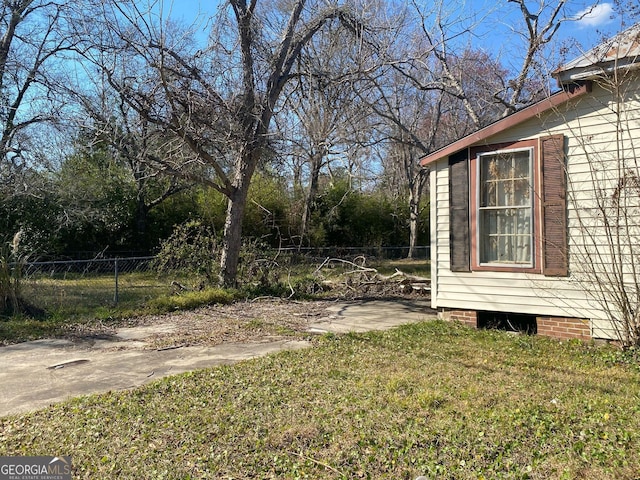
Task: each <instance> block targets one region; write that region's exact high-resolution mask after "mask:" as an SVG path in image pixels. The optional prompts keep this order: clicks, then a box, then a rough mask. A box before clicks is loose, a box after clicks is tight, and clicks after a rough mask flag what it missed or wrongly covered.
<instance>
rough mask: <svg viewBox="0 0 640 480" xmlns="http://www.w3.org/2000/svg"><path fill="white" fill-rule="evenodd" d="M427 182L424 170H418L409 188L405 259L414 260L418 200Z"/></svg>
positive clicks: (416, 243) (416, 242) (418, 211)
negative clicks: (407, 250)
mask: <svg viewBox="0 0 640 480" xmlns="http://www.w3.org/2000/svg"><path fill="white" fill-rule="evenodd" d="M426 180H427V174H426V171H425V170H422V169H421V170H419V171H418V172H417V173H416V174H415V176H414V177H413V179H412V182H411V184H410V188H409V253H408V255H407V258H415V254H416V246H417V245H418V223H419V220H420V200H421V199H422V192H423V190H424V186H425V183H426Z"/></svg>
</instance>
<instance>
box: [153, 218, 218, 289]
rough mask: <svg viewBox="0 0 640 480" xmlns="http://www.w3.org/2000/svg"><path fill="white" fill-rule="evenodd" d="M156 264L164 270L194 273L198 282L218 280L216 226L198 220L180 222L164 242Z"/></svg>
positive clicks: (169, 272) (181, 273) (214, 281)
mask: <svg viewBox="0 0 640 480" xmlns="http://www.w3.org/2000/svg"><path fill="white" fill-rule="evenodd" d="M153 267H154V268H155V269H156V270H157V271H158V273H161V274H180V275H189V276H193V277H195V278H194V280H195V282H196V283H197V284H198V285H202V283H205V284H207V285H213V284H215V283H216V280H217V276H218V272H219V271H220V248H219V242H218V239H217V238H216V236H215V233H214V231H213V229H211V228H210V227H207V226H206V225H203V224H202V223H201V222H199V221H197V220H191V221H188V222H186V223H184V224H182V225H179V226H177V227H176V228H175V230H174V231H173V233H172V234H171V236H170V237H169V238H168V239H167V240H165V241H164V242H163V243H162V245H161V248H160V252H159V253H158V255H157V257H156V259H155V261H154V263H153Z"/></svg>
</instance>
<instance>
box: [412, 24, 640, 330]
mask: <svg viewBox="0 0 640 480" xmlns="http://www.w3.org/2000/svg"><path fill="white" fill-rule="evenodd" d="M639 54H640V24H639V25H636V26H634V27H632V28H630V29H628V30H626V31H624V32H622V33H620V34H619V35H617V36H616V37H614V38H613V39H612V40H611V41H608V42H606V43H604V44H602V45H600V46H598V47H596V48H594V49H593V50H591V51H589V52H587V53H586V54H584V55H582V56H580V57H579V58H577V59H576V60H574V61H572V62H570V63H568V64H566V65H564V66H563V67H561V68H560V69H558V70H557V71H555V72H554V73H553V77H554V78H555V79H556V81H557V82H558V85H559V88H560V89H559V91H558V92H557V93H555V94H552V95H550V96H549V97H548V98H545V99H544V100H542V101H540V102H538V103H536V104H534V105H532V106H530V107H528V108H525V109H522V110H520V111H518V112H516V113H514V114H512V115H510V116H508V117H505V118H503V119H501V120H499V121H497V122H495V123H493V124H491V125H489V126H487V127H485V128H483V129H481V130H479V131H477V132H475V133H473V134H470V135H468V136H466V137H464V138H461V139H460V140H458V141H456V142H454V143H451V144H449V145H447V146H445V147H444V148H441V149H440V150H438V151H435V152H433V153H432V154H430V155H428V156H426V157H424V158H423V159H421V164H422V165H424V166H429V168H430V170H431V177H430V186H431V239H432V240H431V281H432V286H431V290H432V300H431V301H432V307H433V308H435V309H437V310H438V312H439V315H440V317H441V318H445V319H450V320H458V321H461V322H463V323H467V324H469V325H473V326H478V327H482V326H490V325H493V324H495V325H506V326H512V327H519V328H526V329H529V330H533V331H536V332H537V333H538V334H542V335H549V336H554V337H561V338H584V339H588V338H604V339H618V340H620V339H623V338H624V337H625V336H629V335H631V336H633V335H636V338H640V328H639V326H638V325H639V324H640V311H639V310H638V308H640V201H639V199H640V155H639V154H640V57H639ZM634 322H635V323H634ZM634 328H635V329H636V330H634Z"/></svg>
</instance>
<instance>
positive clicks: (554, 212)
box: [540, 135, 569, 277]
mask: <svg viewBox="0 0 640 480" xmlns="http://www.w3.org/2000/svg"><path fill="white" fill-rule="evenodd" d="M540 151H541V164H542V165H541V167H542V257H543V262H544V264H543V267H542V273H543V274H545V275H548V276H555V277H566V276H567V275H568V273H569V272H568V270H569V262H568V249H567V182H566V169H565V155H564V135H551V136H549V137H543V138H541V139H540Z"/></svg>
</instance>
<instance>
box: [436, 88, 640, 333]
mask: <svg viewBox="0 0 640 480" xmlns="http://www.w3.org/2000/svg"><path fill="white" fill-rule="evenodd" d="M629 86H630V87H631V88H630V89H629V90H628V91H627V92H625V94H626V98H625V102H624V106H625V112H624V114H623V115H622V117H623V118H624V122H625V123H624V126H625V129H624V131H623V132H621V133H620V134H618V136H617V135H616V120H615V119H616V115H615V102H613V100H612V97H611V93H610V92H607V91H606V90H605V89H603V88H600V87H598V86H597V85H594V88H593V92H592V94H587V95H586V96H584V97H579V98H577V99H575V100H573V101H572V102H570V103H569V104H567V105H566V106H564V107H562V108H563V111H562V112H560V111H556V112H548V113H546V114H544V115H543V116H541V117H540V118H533V119H530V120H528V121H526V122H524V123H522V124H520V125H517V126H515V127H513V128H511V129H508V130H505V131H503V132H501V133H499V134H497V135H495V136H493V137H491V138H489V139H487V140H486V141H485V142H483V143H486V144H494V143H501V142H509V141H515V140H524V139H530V138H538V137H541V136H545V135H550V134H556V133H562V134H564V135H565V136H566V137H567V151H568V178H569V189H570V190H571V191H570V192H569V198H568V211H569V218H568V222H569V223H568V225H569V233H570V243H569V244H570V252H571V253H570V261H569V268H570V272H571V276H570V277H569V278H553V277H544V276H542V275H535V274H526V273H498V272H478V271H475V272H471V273H458V272H451V271H450V267H449V185H448V181H449V178H448V165H447V159H446V158H445V159H442V160H440V161H439V162H437V163H436V164H435V165H434V166H433V167H432V180H431V192H432V196H433V197H432V198H433V199H434V201H432V206H431V209H432V210H431V218H432V219H434V221H435V223H434V224H433V225H432V235H431V238H432V253H433V255H432V282H433V286H432V295H433V298H432V306H433V307H434V308H436V307H448V308H460V309H470V310H489V311H503V312H517V313H529V314H538V315H552V316H568V317H580V318H590V319H592V329H593V335H594V336H595V337H609V336H612V335H613V334H612V332H611V330H610V325H609V323H608V321H607V318H608V316H607V313H606V312H605V311H604V310H603V309H602V308H600V306H599V303H598V302H597V301H595V300H594V299H592V298H591V297H590V296H589V295H588V294H587V293H586V292H585V289H588V287H586V284H585V282H583V281H581V278H583V276H584V272H582V274H583V276H581V275H579V267H580V265H579V264H580V263H582V262H584V255H585V254H584V252H585V244H588V243H589V242H590V241H594V240H595V241H598V242H601V241H602V239H603V238H606V237H604V232H602V231H600V230H598V228H597V227H596V226H595V225H596V224H597V223H598V221H599V220H597V219H596V220H594V219H591V220H590V221H593V223H594V229H593V230H591V231H589V232H588V233H589V235H587V236H585V235H584V234H581V233H580V230H579V229H578V228H577V226H578V224H579V222H578V215H580V216H581V217H583V218H587V217H588V215H593V214H596V215H597V211H596V210H593V209H589V208H587V207H590V206H593V204H594V201H593V195H594V188H593V179H594V178H596V179H597V180H598V181H600V180H602V179H604V180H605V183H606V184H603V189H602V190H601V191H600V193H598V194H599V195H605V196H607V195H608V196H611V195H614V194H615V191H616V188H617V187H618V188H619V186H618V176H617V173H618V172H617V168H618V164H617V163H616V162H612V161H610V160H611V159H615V158H618V157H619V156H620V155H619V154H618V153H617V151H616V149H617V148H618V147H620V146H622V149H623V152H624V155H622V157H624V158H627V159H630V160H632V161H633V162H635V160H638V161H640V155H638V152H636V151H635V150H634V147H635V148H637V149H638V150H639V151H640V100H639V97H640V95H638V94H640V81H639V80H638V79H636V80H635V81H634V82H632V83H630V84H629ZM634 141H635V143H636V145H635V146H634V145H633V142H634ZM594 166H595V169H594ZM636 168H638V166H637V165H636ZM594 172H595V173H594ZM607 182H608V183H607ZM638 195H640V186H638V188H637V195H636V197H637V196H638ZM594 218H596V217H594ZM635 218H638V217H637V216H636V217H635ZM639 222H640V219H639ZM587 223H588V222H587ZM434 230H435V231H434ZM639 234H640V232H639ZM591 235H592V236H591ZM587 237H589V238H587ZM603 261H605V262H606V261H607V259H606V255H605V258H604V259H603ZM596 263H597V262H594V264H596ZM639 266H640V265H639ZM605 268H606V267H605Z"/></svg>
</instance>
